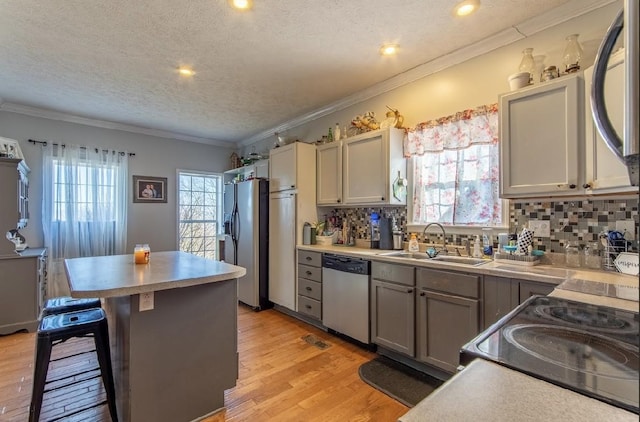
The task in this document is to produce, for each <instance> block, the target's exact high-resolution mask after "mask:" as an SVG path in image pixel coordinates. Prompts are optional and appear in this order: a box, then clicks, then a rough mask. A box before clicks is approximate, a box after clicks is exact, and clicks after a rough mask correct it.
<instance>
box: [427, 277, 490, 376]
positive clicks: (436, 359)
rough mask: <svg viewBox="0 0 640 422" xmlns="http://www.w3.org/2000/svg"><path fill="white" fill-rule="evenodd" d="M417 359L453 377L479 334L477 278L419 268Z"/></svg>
mask: <svg viewBox="0 0 640 422" xmlns="http://www.w3.org/2000/svg"><path fill="white" fill-rule="evenodd" d="M416 284H417V288H418V290H417V296H416V298H417V299H416V302H417V314H416V331H417V359H418V360H419V361H421V362H424V363H427V364H430V365H433V366H436V367H438V368H440V369H443V370H445V371H447V372H450V373H453V372H455V371H456V368H457V367H458V364H459V354H460V348H461V347H462V346H463V345H464V344H465V343H467V342H468V341H469V340H471V339H473V338H474V337H475V336H476V335H477V334H478V333H479V332H480V301H479V298H480V276H478V275H473V274H464V273H455V272H449V271H439V270H431V269H427V268H418V269H417V270H416Z"/></svg>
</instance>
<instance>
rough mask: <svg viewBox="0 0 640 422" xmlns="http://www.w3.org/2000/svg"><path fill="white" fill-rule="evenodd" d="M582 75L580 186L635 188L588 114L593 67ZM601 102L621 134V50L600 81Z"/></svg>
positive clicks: (589, 189) (590, 188) (617, 189)
mask: <svg viewBox="0 0 640 422" xmlns="http://www.w3.org/2000/svg"><path fill="white" fill-rule="evenodd" d="M584 79H585V107H584V109H585V121H586V131H585V160H586V166H585V183H584V186H583V187H584V189H586V190H587V192H588V193H589V192H591V193H594V194H596V193H624V192H638V188H637V187H633V186H631V183H630V181H629V173H628V172H627V168H626V166H625V165H624V164H623V163H622V162H621V161H620V160H619V159H618V158H617V157H616V156H615V155H614V153H613V152H611V150H610V149H609V148H608V147H607V145H606V144H605V142H604V140H603V139H602V137H600V134H599V133H598V129H597V128H596V125H595V123H594V121H593V117H592V115H591V101H590V95H591V81H592V80H593V67H590V68H588V69H586V70H585V71H584ZM604 96H605V104H606V106H607V111H608V114H609V119H611V123H612V124H613V127H614V128H615V130H616V132H617V133H618V135H619V136H620V137H622V129H623V124H624V122H623V116H624V51H619V52H618V53H616V54H614V55H613V56H612V57H611V59H610V60H609V67H608V70H607V76H606V78H605V85H604Z"/></svg>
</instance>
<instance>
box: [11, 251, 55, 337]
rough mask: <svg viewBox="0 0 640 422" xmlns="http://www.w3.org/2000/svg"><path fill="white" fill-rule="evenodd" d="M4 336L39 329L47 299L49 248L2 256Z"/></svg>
mask: <svg viewBox="0 0 640 422" xmlns="http://www.w3.org/2000/svg"><path fill="white" fill-rule="evenodd" d="M0 274H2V276H1V277H0V335H4V334H11V333H15V332H16V331H20V330H27V331H30V332H34V331H36V329H37V328H38V319H39V318H40V310H41V309H42V305H43V303H44V300H45V299H46V253H45V249H27V250H25V251H24V252H22V255H17V254H15V255H9V256H0Z"/></svg>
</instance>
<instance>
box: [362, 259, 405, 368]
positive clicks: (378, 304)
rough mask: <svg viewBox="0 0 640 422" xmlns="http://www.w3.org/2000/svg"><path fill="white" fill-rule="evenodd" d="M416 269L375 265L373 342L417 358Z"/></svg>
mask: <svg viewBox="0 0 640 422" xmlns="http://www.w3.org/2000/svg"><path fill="white" fill-rule="evenodd" d="M414 271H415V268H414V267H407V266H404V265H394V264H388V263H381V262H375V261H374V262H372V264H371V340H372V341H373V342H374V343H375V344H378V345H380V346H383V347H386V348H388V349H391V350H394V351H396V352H400V353H403V354H405V355H407V356H410V357H415V293H414V292H415V276H414Z"/></svg>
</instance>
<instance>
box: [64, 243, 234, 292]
mask: <svg viewBox="0 0 640 422" xmlns="http://www.w3.org/2000/svg"><path fill="white" fill-rule="evenodd" d="M64 266H65V270H66V273H67V279H68V280H69V287H70V289H71V296H73V297H78V298H83V297H116V296H129V295H133V294H140V293H148V292H154V291H158V290H168V289H175V288H179V287H188V286H195V285H198V284H205V283H215V282H218V281H224V280H229V279H234V278H238V277H242V276H243V275H245V274H246V270H245V269H244V268H242V267H238V266H235V265H231V264H227V263H225V262H222V261H214V260H212V259H205V258H201V257H199V256H196V255H192V254H189V253H186V252H178V251H169V252H153V253H151V258H150V260H149V263H148V264H141V265H136V264H134V262H133V254H129V255H113V256H98V257H87V258H72V259H65V261H64Z"/></svg>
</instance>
